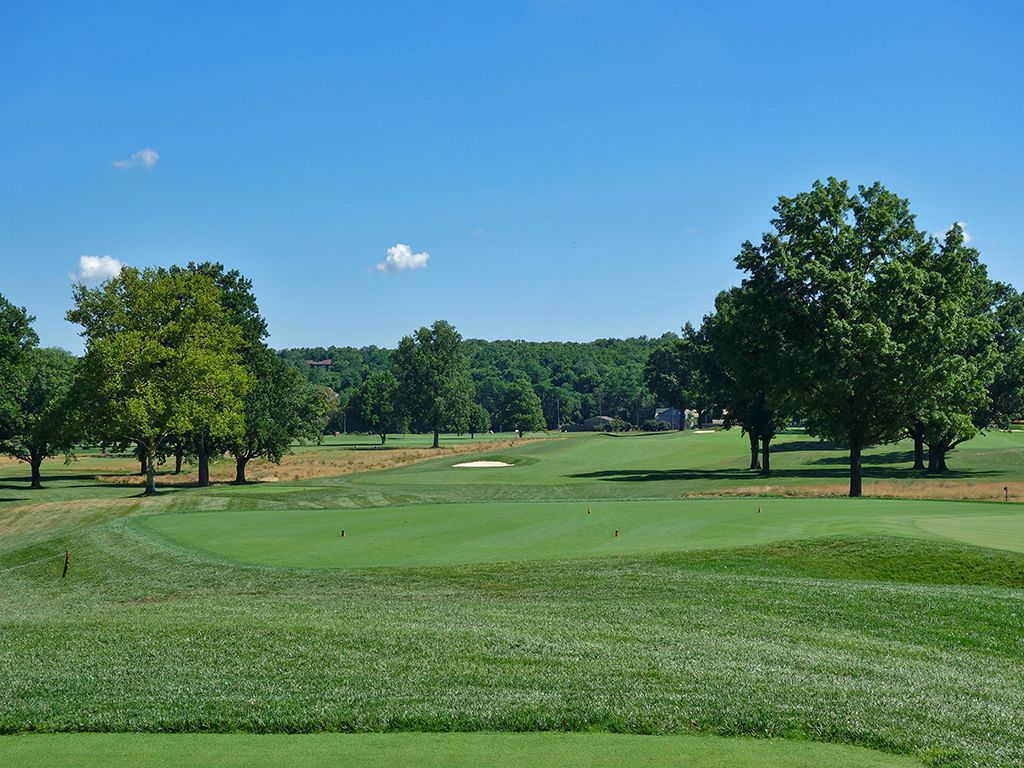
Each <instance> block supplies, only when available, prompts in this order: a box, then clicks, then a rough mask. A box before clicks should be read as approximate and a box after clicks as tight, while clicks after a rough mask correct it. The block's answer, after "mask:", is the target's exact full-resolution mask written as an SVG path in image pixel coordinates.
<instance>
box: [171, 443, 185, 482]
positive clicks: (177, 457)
mask: <svg viewBox="0 0 1024 768" xmlns="http://www.w3.org/2000/svg"><path fill="white" fill-rule="evenodd" d="M184 458H185V449H184V448H183V447H182V445H181V443H178V447H177V449H176V450H175V451H174V474H176V475H180V474H181V462H182V461H183V460H184Z"/></svg>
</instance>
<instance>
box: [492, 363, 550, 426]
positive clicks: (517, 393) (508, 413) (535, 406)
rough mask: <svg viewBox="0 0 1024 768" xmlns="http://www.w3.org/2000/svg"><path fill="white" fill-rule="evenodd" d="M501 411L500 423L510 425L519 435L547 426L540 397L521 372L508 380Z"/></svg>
mask: <svg viewBox="0 0 1024 768" xmlns="http://www.w3.org/2000/svg"><path fill="white" fill-rule="evenodd" d="M501 413H502V416H501V420H502V423H504V424H506V425H508V426H510V427H512V429H514V430H515V431H516V432H518V433H519V435H520V436H522V435H525V434H526V433H527V432H538V431H540V430H542V429H545V428H546V427H547V424H546V422H545V421H544V412H543V411H542V410H541V407H540V398H539V397H537V393H536V392H534V391H533V385H531V384H530V380H529V379H528V378H526V376H523V375H522V374H520V375H519V376H516V377H515V378H514V379H512V381H511V382H509V385H508V388H507V389H506V390H505V401H504V402H503V403H502V406H501Z"/></svg>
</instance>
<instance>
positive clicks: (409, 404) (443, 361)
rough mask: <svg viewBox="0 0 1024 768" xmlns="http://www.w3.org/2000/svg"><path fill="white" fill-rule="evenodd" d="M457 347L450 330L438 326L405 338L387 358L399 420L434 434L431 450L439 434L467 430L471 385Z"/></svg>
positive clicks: (457, 340)
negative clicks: (400, 413)
mask: <svg viewBox="0 0 1024 768" xmlns="http://www.w3.org/2000/svg"><path fill="white" fill-rule="evenodd" d="M461 342H462V337H461V336H460V335H459V332H458V331H456V330H455V328H454V326H452V325H451V324H450V323H447V322H445V321H444V320H437V321H436V322H435V323H434V324H433V325H431V326H430V327H429V328H426V327H424V328H420V329H419V330H417V331H416V332H415V333H413V334H412V335H411V336H405V337H404V338H403V339H402V340H401V341H400V342H399V344H398V349H396V350H395V352H394V353H393V355H392V364H393V366H394V372H395V378H396V379H397V380H398V392H399V402H400V403H401V407H402V409H403V415H404V416H406V417H407V418H408V419H409V420H410V422H411V423H413V424H416V425H419V426H421V427H423V428H425V429H427V430H429V431H431V432H433V433H434V447H435V448H436V447H438V439H439V435H440V433H441V432H442V431H444V430H449V429H450V430H455V431H460V432H461V431H465V430H466V429H467V427H468V424H469V416H470V411H471V409H472V406H473V380H472V379H471V378H470V375H469V361H468V360H467V358H466V354H465V352H464V351H463V349H462V345H461Z"/></svg>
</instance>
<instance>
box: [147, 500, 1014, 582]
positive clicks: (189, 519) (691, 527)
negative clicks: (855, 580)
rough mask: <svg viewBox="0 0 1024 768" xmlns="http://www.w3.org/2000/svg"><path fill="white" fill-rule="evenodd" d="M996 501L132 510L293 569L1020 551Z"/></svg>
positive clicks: (246, 557) (223, 550)
mask: <svg viewBox="0 0 1024 768" xmlns="http://www.w3.org/2000/svg"><path fill="white" fill-rule="evenodd" d="M997 508H998V507H997V505H993V504H985V503H956V502H942V501H935V502H913V503H908V502H906V501H893V500H888V499H860V500H850V499H832V498H827V499H751V498H739V499H737V498H725V499H687V500H680V501H662V500H648V501H644V502H637V501H612V502H607V501H606V502H593V503H587V504H583V503H579V502H573V503H570V502H512V503H502V502H491V503H488V504H471V503H464V504H458V505H454V504H412V505H407V506H396V507H385V508H383V509H379V508H362V509H343V510H339V509H260V510H246V511H238V510H233V511H222V512H195V513H190V514H173V515H170V514H165V515H154V516H150V517H144V518H138V525H139V526H140V527H141V528H142V529H144V530H146V531H150V532H154V533H158V534H160V535H161V536H163V537H165V538H167V539H169V540H170V541H173V542H174V543H176V544H179V545H183V546H186V547H190V548H194V549H196V550H201V551H203V552H205V553H208V554H211V555H215V556H218V557H222V558H225V559H227V560H231V561H235V562H240V563H251V564H257V565H272V566H285V567H292V568H367V567H377V566H388V567H394V566H424V565H428V566H429V565H450V564H460V563H476V562H491V561H502V560H508V561H511V560H551V559H560V558H570V557H572V558H575V557H594V556H602V555H615V554H639V553H650V552H675V551H688V550H696V549H711V548H722V547H740V546H748V545H751V544H761V543H765V542H771V541H782V540H786V539H798V538H810V537H823V536H851V535H866V534H875V535H888V536H893V535H900V536H909V537H913V536H916V537H924V538H935V537H937V536H942V537H945V538H949V539H954V540H961V541H967V542H968V543H971V544H978V545H982V546H990V547H994V548H997V549H1009V550H1015V551H1024V509H1021V508H1019V507H1015V508H1012V511H1002V510H1000V513H999V514H992V513H993V510H994V509H997ZM588 510H589V512H588ZM979 520H980V521H983V523H982V524H981V525H977V524H976V522H975V521H979ZM616 531H618V532H619V535H618V536H616V535H615V532H616ZM342 532H344V536H342Z"/></svg>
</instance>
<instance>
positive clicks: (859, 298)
mask: <svg viewBox="0 0 1024 768" xmlns="http://www.w3.org/2000/svg"><path fill="white" fill-rule="evenodd" d="M774 210H775V213H776V216H775V218H774V219H773V220H772V226H773V230H774V231H772V232H768V233H766V234H765V235H764V236H763V238H762V240H761V243H760V244H759V245H754V244H753V243H751V242H749V241H748V242H746V243H744V245H743V247H742V250H741V253H740V255H739V256H738V257H737V265H738V266H739V267H740V269H742V270H744V271H745V272H746V273H747V277H746V279H745V280H744V288H748V289H750V290H751V291H753V292H754V293H755V295H756V299H757V301H758V302H759V304H760V306H761V307H762V311H763V312H765V313H772V322H773V324H778V325H779V326H780V327H781V329H782V333H781V340H780V342H779V343H780V344H781V345H782V346H781V348H780V349H779V355H780V360H781V361H783V365H784V366H785V368H786V369H788V371H789V376H788V382H789V383H788V388H789V389H790V391H791V394H792V396H793V397H794V399H796V400H798V401H799V402H800V404H801V411H802V412H803V413H804V415H805V416H806V421H807V427H808V430H809V431H810V432H811V433H812V434H816V435H819V436H821V437H825V438H827V439H831V440H835V441H838V442H841V443H843V444H845V445H846V446H847V447H848V449H849V456H850V495H851V496H860V495H861V493H862V475H863V470H862V454H863V451H864V449H865V448H867V447H868V446H871V445H875V444H879V443H888V442H892V441H895V440H897V439H898V438H899V437H901V436H902V434H904V432H905V425H906V414H907V413H910V412H912V411H913V409H914V407H915V402H916V400H917V398H918V397H919V396H920V392H921V388H922V387H928V386H930V383H931V381H932V380H933V378H932V377H931V376H930V375H929V376H922V371H924V370H925V369H926V367H927V366H926V365H925V364H924V363H923V361H926V360H928V359H929V356H930V355H934V354H935V353H936V349H937V347H938V345H937V342H936V333H935V332H936V328H937V323H939V322H941V319H940V318H939V317H938V315H937V314H936V312H935V306H934V301H933V300H932V297H930V296H929V294H928V291H927V286H928V281H929V279H930V274H929V272H928V270H927V269H926V268H925V267H924V266H922V265H923V264H925V263H926V262H927V261H928V258H929V253H930V249H931V247H932V243H931V240H930V239H929V238H928V237H927V236H926V235H925V234H924V233H923V232H921V231H920V230H919V229H918V228H917V226H916V223H915V220H914V216H913V215H912V214H911V212H910V206H909V203H908V202H907V201H906V200H904V199H901V198H900V197H898V196H896V195H895V194H893V193H891V192H889V191H888V190H886V189H885V188H884V187H882V186H881V185H880V184H877V183H876V184H874V185H872V186H870V187H859V188H858V191H856V192H851V191H850V189H849V186H848V185H847V183H846V182H843V181H838V180H836V179H829V180H828V181H827V182H824V183H822V182H816V183H815V184H814V187H813V189H812V190H811V191H809V192H803V193H800V194H798V195H796V196H795V197H780V198H779V201H778V204H777V205H776V206H775V208H774Z"/></svg>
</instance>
